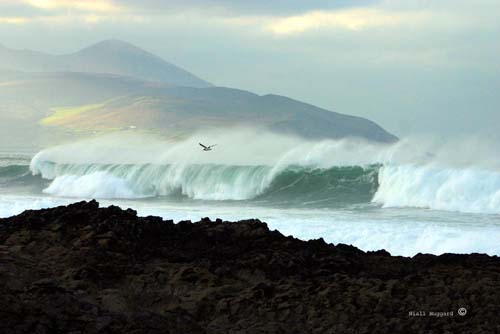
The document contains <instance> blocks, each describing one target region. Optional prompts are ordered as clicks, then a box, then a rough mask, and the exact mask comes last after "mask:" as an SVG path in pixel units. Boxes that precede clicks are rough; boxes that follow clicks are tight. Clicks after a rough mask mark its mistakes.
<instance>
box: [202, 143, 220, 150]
mask: <svg viewBox="0 0 500 334" xmlns="http://www.w3.org/2000/svg"><path fill="white" fill-rule="evenodd" d="M198 144H200V146H201V147H203V151H211V150H212V147H214V146H217V144H215V145H210V146H205V145H203V144H202V143H198Z"/></svg>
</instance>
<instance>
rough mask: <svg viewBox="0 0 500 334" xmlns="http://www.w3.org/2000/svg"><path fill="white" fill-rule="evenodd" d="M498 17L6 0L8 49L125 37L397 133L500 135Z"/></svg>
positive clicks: (336, 4) (401, 5)
mask: <svg viewBox="0 0 500 334" xmlns="http://www.w3.org/2000/svg"><path fill="white" fill-rule="evenodd" d="M499 16H500V1H498V0H359V1H356V0H353V1H347V0H330V1H327V0H318V1H315V0H308V1H305V0H274V1H266V0H253V1H247V0H212V1H208V0H206V1H203V0H184V1H170V0H140V1H139V0H0V44H3V45H4V46H7V47H9V48H14V49H34V50H38V51H44V52H49V53H53V54H63V53H71V52H75V51H77V50H79V49H81V48H84V47H86V46H88V45H91V44H93V43H96V42H99V41H101V40H105V39H110V38H117V39H121V40H124V41H127V42H130V43H132V44H135V45H137V46H139V47H141V48H143V49H145V50H148V51H150V52H152V53H154V54H157V55H159V56H160V57H162V58H164V59H165V60H167V61H169V62H171V63H174V64H176V65H178V66H181V67H183V68H185V69H186V70H188V71H190V72H192V73H194V74H196V75H198V76H199V77H201V78H203V79H205V80H207V81H209V82H211V83H213V84H215V85H218V86H227V87H233V88H240V89H245V90H249V91H252V92H255V93H258V94H268V93H273V94H280V95H285V96H288V97H291V98H294V99H297V100H301V101H304V102H307V103H311V104H314V105H317V106H319V107H323V108H326V109H328V110H332V111H336V112H340V113H345V114H351V115H356V116H362V117H367V118H369V119H371V120H373V121H375V122H377V123H378V124H380V125H382V126H383V127H384V128H386V129H387V130H388V131H390V132H392V133H394V134H396V135H398V136H402V137H404V136H407V135H426V134H433V135H437V136H442V137H444V138H449V137H463V136H484V137H491V138H498V140H500V131H499V125H500V38H499V37H500V18H499Z"/></svg>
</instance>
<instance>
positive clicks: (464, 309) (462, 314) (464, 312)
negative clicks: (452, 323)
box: [458, 307, 467, 317]
mask: <svg viewBox="0 0 500 334" xmlns="http://www.w3.org/2000/svg"><path fill="white" fill-rule="evenodd" d="M466 314H467V309H466V308H465V307H461V308H459V309H458V315H459V316H462V317H463V316H464V315H466Z"/></svg>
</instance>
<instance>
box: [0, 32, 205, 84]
mask: <svg viewBox="0 0 500 334" xmlns="http://www.w3.org/2000/svg"><path fill="white" fill-rule="evenodd" d="M0 62H1V63H2V64H3V67H4V68H8V69H13V70H21V71H28V72H54V71H63V72H65V71H71V72H94V73H110V74H117V75H124V76H133V77H136V78H139V79H143V80H147V81H158V82H164V83H169V84H172V85H177V86H190V87H210V86H212V84H211V83H209V82H207V81H205V80H203V79H201V78H199V77H197V76H195V75H194V74H192V73H190V72H188V71H186V70H184V69H182V68H181V67H179V66H176V65H174V64H171V63H169V62H167V61H165V60H163V59H162V58H161V57H158V56H156V55H154V54H152V53H150V52H148V51H145V50H143V49H141V48H139V47H137V46H135V45H133V44H130V43H127V42H124V41H121V40H117V39H109V40H104V41H101V42H98V43H95V44H92V45H90V46H88V47H85V48H83V49H81V50H78V51H76V52H73V53H69V54H62V55H52V54H48V53H44V52H39V51H32V50H15V49H10V48H8V47H6V46H4V47H3V48H0Z"/></svg>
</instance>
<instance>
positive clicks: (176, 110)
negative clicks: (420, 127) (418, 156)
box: [0, 72, 396, 142]
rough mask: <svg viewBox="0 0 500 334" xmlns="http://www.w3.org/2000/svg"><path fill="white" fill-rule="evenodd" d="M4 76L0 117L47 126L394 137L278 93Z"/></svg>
mask: <svg viewBox="0 0 500 334" xmlns="http://www.w3.org/2000/svg"><path fill="white" fill-rule="evenodd" d="M0 77H1V75H0ZM6 77H7V79H3V80H0V86H1V87H2V89H1V90H0V111H1V113H0V120H2V119H3V120H4V121H5V120H7V119H8V118H10V119H13V118H16V119H18V120H21V119H22V120H23V122H25V123H32V124H39V126H40V128H41V129H46V131H52V130H53V129H59V130H61V129H64V130H69V131H73V132H82V131H108V130H116V129H124V128H131V127H132V128H136V129H138V130H145V131H151V130H153V131H160V132H161V131H166V132H168V131H177V132H178V131H184V132H189V131H193V130H197V129H203V128H211V127H221V126H236V125H243V126H255V127H261V128H265V129H270V130H273V131H276V132H282V133H283V132H284V133H290V134H295V135H299V136H301V137H305V138H315V139H325V138H342V137H346V136H352V137H361V138H366V139H369V140H375V141H380V142H391V141H394V140H396V138H395V137H394V136H392V135H391V134H389V133H387V132H386V131H385V130H383V129H382V128H381V127H379V126H378V125H377V124H375V123H373V122H371V121H369V120H366V119H363V118H358V117H352V116H347V115H343V114H339V113H334V112H330V111H327V110H324V109H320V108H317V107H314V106H312V105H309V104H305V103H302V102H299V101H295V100H292V99H289V98H286V97H282V96H277V95H265V96H259V95H256V94H253V93H250V92H246V91H242V90H237V89H231V88H223V87H209V88H193V87H175V86H169V85H166V84H159V83H151V82H146V81H141V80H137V79H134V78H130V77H120V76H113V75H104V74H89V73H45V74H40V73H39V74H27V73H18V74H15V75H14V74H12V72H9V74H6ZM2 106H3V109H2Z"/></svg>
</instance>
